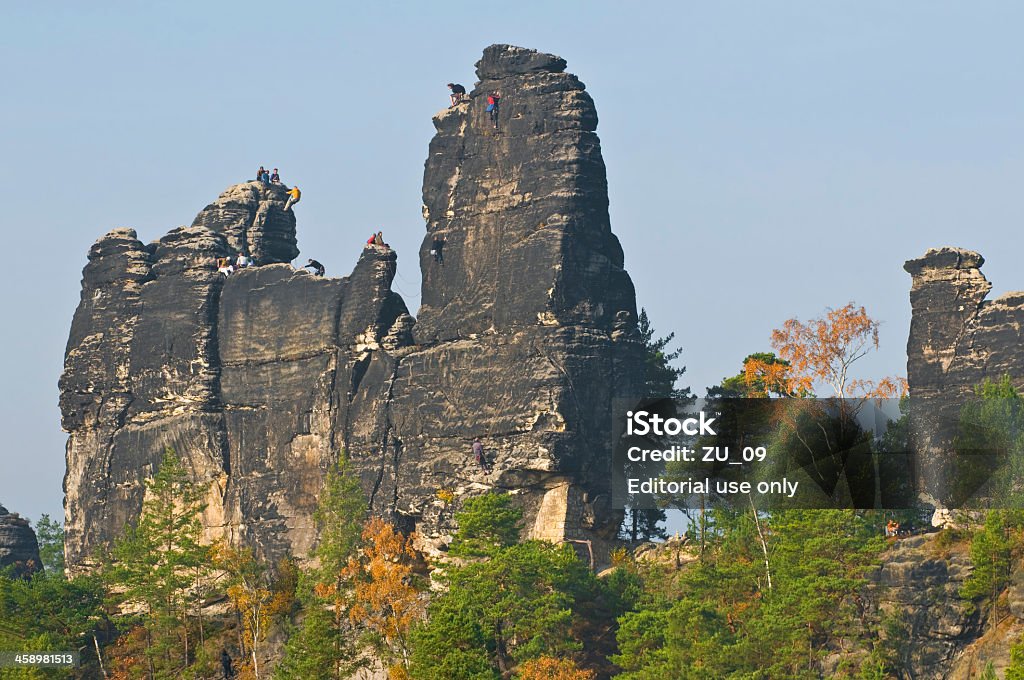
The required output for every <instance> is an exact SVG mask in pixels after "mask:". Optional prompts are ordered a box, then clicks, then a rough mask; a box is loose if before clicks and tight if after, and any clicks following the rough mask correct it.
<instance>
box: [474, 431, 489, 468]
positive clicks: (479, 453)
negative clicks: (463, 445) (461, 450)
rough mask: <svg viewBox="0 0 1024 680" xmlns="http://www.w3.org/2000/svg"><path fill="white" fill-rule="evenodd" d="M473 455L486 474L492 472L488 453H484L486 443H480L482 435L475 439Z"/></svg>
mask: <svg viewBox="0 0 1024 680" xmlns="http://www.w3.org/2000/svg"><path fill="white" fill-rule="evenodd" d="M473 457H474V458H475V459H476V463H477V465H479V466H480V469H481V470H483V471H484V474H485V475H489V474H491V465H490V463H488V462H487V454H486V453H484V445H483V444H482V443H480V437H477V438H475V439H474V440H473Z"/></svg>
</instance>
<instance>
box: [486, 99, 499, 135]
mask: <svg viewBox="0 0 1024 680" xmlns="http://www.w3.org/2000/svg"><path fill="white" fill-rule="evenodd" d="M499 106H501V92H498V91H497V90H495V91H494V92H492V93H490V94H489V95H487V113H489V114H490V116H491V124H492V125H493V126H494V129H495V130H497V129H498V107H499Z"/></svg>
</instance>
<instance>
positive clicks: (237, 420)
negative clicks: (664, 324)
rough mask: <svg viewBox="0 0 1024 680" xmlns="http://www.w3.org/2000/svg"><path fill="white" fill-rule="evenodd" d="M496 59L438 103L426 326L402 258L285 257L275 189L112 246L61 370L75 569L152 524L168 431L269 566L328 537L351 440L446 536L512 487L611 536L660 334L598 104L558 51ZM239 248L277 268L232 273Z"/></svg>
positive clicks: (213, 525) (214, 505)
mask: <svg viewBox="0 0 1024 680" xmlns="http://www.w3.org/2000/svg"><path fill="white" fill-rule="evenodd" d="M477 67H478V71H477V72H478V74H479V77H480V78H481V82H480V84H479V85H478V86H477V88H476V89H475V90H474V91H473V99H472V100H471V101H470V102H469V103H466V104H461V105H459V106H458V107H456V108H454V109H450V110H446V111H443V112H441V113H439V114H438V115H436V116H435V117H434V124H435V126H436V127H437V135H436V136H435V138H434V140H433V141H432V142H431V145H430V154H429V157H428V160H427V163H426V168H425V172H424V182H423V202H424V205H425V208H424V215H425V218H426V222H427V225H426V227H427V235H426V237H425V239H424V242H423V246H422V248H421V252H420V265H421V267H422V269H423V282H424V285H423V306H422V308H421V310H420V318H419V320H414V319H413V318H412V316H411V315H410V314H409V312H408V310H407V309H406V306H405V303H404V301H403V300H402V299H401V297H400V296H399V295H397V294H396V293H394V292H393V291H392V290H391V283H392V279H393V278H394V276H395V272H396V267H397V256H396V254H395V253H394V252H393V251H391V250H388V249H386V248H383V247H377V246H367V247H366V248H365V249H364V250H363V252H362V255H361V257H360V258H359V261H358V263H357V264H356V266H355V269H354V270H353V272H352V274H351V275H350V276H348V277H345V278H342V279H333V278H320V277H314V276H312V275H310V274H309V273H307V272H300V271H295V270H293V269H292V268H291V267H290V266H288V265H287V264H283V263H285V262H288V261H290V260H291V259H292V258H294V257H295V256H296V254H297V252H298V250H297V248H296V241H295V222H294V219H295V218H294V215H293V214H292V213H291V212H290V211H289V212H285V211H284V210H283V201H284V197H283V191H278V190H277V188H276V187H266V186H263V185H261V184H259V183H256V182H248V183H245V184H241V185H237V186H234V187H230V188H229V189H228V190H227V191H225V192H224V193H223V194H222V195H221V196H220V198H219V199H217V201H215V202H214V203H212V204H211V205H209V206H208V207H206V208H205V209H204V210H203V211H202V212H200V214H199V215H198V216H197V217H196V219H195V221H194V222H193V224H192V225H191V226H190V227H181V228H178V229H174V230H172V231H171V232H169V233H168V234H167V235H166V236H164V237H163V238H161V239H160V240H159V241H157V242H154V243H152V244H148V245H145V244H143V243H141V242H140V241H139V240H138V238H137V236H136V234H135V232H134V231H132V230H130V229H118V230H114V231H112V232H110V233H109V234H108V235H106V236H105V237H103V238H101V239H100V240H99V241H97V243H96V244H95V245H94V246H93V248H92V250H91V251H90V254H89V263H88V264H87V265H86V268H85V271H84V276H83V283H82V300H81V303H80V305H79V308H78V311H77V312H76V314H75V319H74V321H73V323H72V330H71V334H70V337H69V340H68V350H67V355H66V360H65V372H64V375H63V377H62V379H61V409H62V413H63V421H62V422H63V426H64V428H65V429H66V430H67V431H68V432H69V435H70V436H69V440H68V447H67V458H68V471H67V475H66V478H65V488H66V492H67V518H66V531H67V552H68V564H69V565H71V567H72V569H74V567H75V566H76V565H78V566H81V565H84V564H86V563H87V562H88V561H89V559H90V556H91V555H92V554H93V553H94V552H95V551H96V550H97V549H98V548H99V547H100V546H102V545H103V544H104V543H107V542H109V541H110V540H112V539H114V538H115V537H116V536H117V535H118V533H119V532H120V531H121V530H123V527H124V526H125V525H126V524H127V523H130V522H131V521H133V519H134V518H135V517H136V516H137V515H138V513H139V510H140V508H141V505H142V499H143V495H144V490H145V486H144V481H145V479H146V478H147V477H149V476H151V475H152V474H153V471H154V466H155V465H156V464H158V463H159V461H160V459H161V457H162V455H163V451H164V448H165V447H168V446H169V447H172V448H174V449H175V451H177V453H178V455H179V456H181V457H182V459H183V460H184V462H185V467H186V469H188V470H189V471H190V472H191V474H192V476H193V478H194V479H195V481H196V482H197V483H198V484H200V485H201V486H202V487H203V488H205V489H206V490H207V496H206V497H207V509H206V512H205V515H204V518H203V522H204V526H205V528H206V531H207V535H208V537H210V538H214V537H224V538H226V539H227V540H230V541H233V542H239V543H245V544H248V545H251V546H253V547H254V548H255V549H256V550H257V552H259V553H261V554H263V555H266V556H268V557H277V556H280V555H281V554H284V553H293V554H295V555H297V556H299V557H302V556H304V555H306V554H307V553H308V551H309V549H310V547H311V546H312V545H313V542H314V541H315V538H316V536H315V528H314V524H313V520H312V515H313V510H314V509H315V506H316V499H317V494H318V492H319V489H320V487H321V484H322V482H323V477H324V473H325V471H326V470H327V469H328V467H329V466H330V465H332V464H333V463H334V462H336V461H337V460H338V459H339V458H340V457H342V456H345V457H347V458H348V460H349V461H350V463H351V465H352V467H353V468H354V469H355V471H356V472H357V473H358V474H359V475H360V477H361V479H362V482H363V487H364V491H365V492H366V495H367V497H368V499H369V502H370V506H371V509H372V510H373V511H374V512H375V513H378V514H382V515H387V516H389V517H391V518H392V519H394V520H395V521H397V522H399V523H400V524H402V525H403V526H406V527H415V528H416V529H417V534H418V535H419V537H420V543H421V547H422V548H423V549H424V550H427V551H428V552H429V551H432V550H441V549H444V544H445V543H446V542H447V540H448V539H449V537H450V534H451V532H452V530H453V528H454V527H453V526H452V523H451V516H452V508H451V507H450V506H449V505H448V501H445V500H443V499H445V498H450V497H451V496H449V494H451V495H452V496H454V498H455V499H456V500H455V501H454V502H455V503H456V504H458V503H460V502H461V500H462V499H464V498H466V497H468V496H472V495H475V494H479V493H483V492H485V491H488V490H491V489H499V490H506V491H510V492H512V493H513V497H514V498H515V499H516V502H518V503H519V504H520V505H521V506H522V507H523V509H524V510H525V513H526V515H525V516H526V520H527V527H526V530H527V532H528V533H529V535H531V536H534V537H538V538H546V539H550V540H556V541H557V540H564V539H568V538H595V539H600V538H602V537H607V536H608V535H610V534H612V533H614V530H615V529H616V528H617V525H618V517H617V515H616V513H614V512H612V511H611V506H610V489H609V483H610V469H611V437H612V422H611V421H612V418H611V408H612V406H611V405H612V400H613V399H615V398H617V397H631V396H636V394H637V391H638V386H639V381H640V380H641V379H642V365H643V347H642V344H641V343H640V342H639V339H638V334H637V332H636V302H635V300H634V292H633V286H632V283H631V282H630V279H629V276H628V275H627V274H626V272H625V271H624V269H623V266H622V251H621V248H620V247H619V244H618V241H617V240H616V238H615V236H614V235H613V234H612V233H611V229H610V226H609V221H608V195H607V186H606V179H605V172H604V164H603V161H602V159H601V153H600V144H599V141H598V139H597V135H596V134H595V132H594V130H595V128H596V124H597V115H596V113H595V111H594V105H593V102H592V101H591V99H590V97H589V95H587V94H586V92H585V91H584V89H583V85H582V84H581V83H580V82H579V81H578V80H577V79H576V77H575V76H572V75H570V74H567V73H565V72H564V68H565V62H564V61H563V60H562V59H560V58H558V57H554V56H551V55H546V54H541V53H538V52H535V51H532V50H525V49H522V48H518V47H510V46H507V45H495V46H492V47H489V48H487V49H486V50H485V52H484V57H483V59H481V61H480V62H479V64H478V65H477ZM495 89H497V90H500V91H501V94H502V105H501V109H500V115H499V118H498V129H497V131H495V129H494V127H493V125H492V124H491V121H490V120H489V117H488V116H487V113H486V112H485V111H484V108H485V104H484V98H483V94H484V93H486V92H490V91H493V90H495ZM300 212H301V211H300ZM435 238H443V239H444V241H445V245H444V247H443V260H442V261H437V260H435V258H434V257H433V256H432V255H431V254H430V252H429V251H430V250H431V249H432V247H433V243H434V240H435ZM238 251H242V252H246V253H247V254H249V255H252V256H253V257H255V258H256V260H257V262H258V263H259V265H260V266H257V267H255V268H250V269H247V270H242V271H241V272H239V273H236V274H233V275H231V276H230V277H228V278H226V279H225V277H223V276H222V275H220V274H217V273H216V272H215V271H214V269H213V267H212V266H211V264H212V261H213V259H214V258H215V257H217V256H219V255H224V254H227V253H230V252H238ZM475 437H480V438H481V440H482V442H483V444H484V447H485V449H486V451H487V454H488V457H489V458H490V459H491V461H492V465H493V472H492V473H491V474H485V472H484V471H483V470H481V469H480V468H479V467H478V466H477V464H476V463H475V462H474V460H473V455H472V452H471V444H472V441H473V439H474V438H475ZM441 492H444V493H441Z"/></svg>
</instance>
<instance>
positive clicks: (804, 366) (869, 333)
mask: <svg viewBox="0 0 1024 680" xmlns="http://www.w3.org/2000/svg"><path fill="white" fill-rule="evenodd" d="M879 325H880V324H879V322H878V321H876V320H874V319H872V318H871V317H870V316H868V313H867V310H866V309H865V308H864V307H863V306H861V307H858V306H856V305H855V304H854V303H853V302H849V303H847V304H846V305H844V306H842V307H839V308H838V309H829V310H827V311H826V313H825V315H824V316H822V317H819V318H816V319H811V320H809V321H807V322H803V321H800V320H799V319H796V318H793V319H789V320H787V321H786V322H785V323H784V324H783V325H782V328H777V329H775V330H774V331H772V339H771V344H772V347H773V348H774V349H775V351H776V352H778V356H779V358H780V359H782V360H783V361H785V362H788V364H789V365H788V366H785V367H782V366H780V365H779V364H768V363H766V362H764V361H763V360H761V359H760V358H759V357H758V356H757V355H753V356H751V357H750V358H749V359H748V361H747V362H746V363H745V365H744V377H745V378H746V380H747V383H748V385H751V384H756V383H757V382H758V381H760V382H762V383H764V382H769V383H771V384H773V385H777V386H778V390H777V391H778V392H780V393H786V394H790V395H793V396H810V395H812V394H813V393H814V387H815V385H819V384H824V385H828V386H829V387H831V388H832V391H833V392H834V394H835V396H836V397H839V398H840V399H845V398H848V397H852V396H857V397H862V398H879V399H884V398H891V397H898V396H900V395H901V394H903V393H905V392H906V389H907V382H906V380H905V379H903V378H894V377H887V378H882V379H880V380H877V381H875V380H866V379H862V378H854V377H853V376H852V373H851V369H852V367H853V365H854V364H855V363H856V362H857V361H859V360H860V359H863V358H864V357H865V356H867V354H868V353H869V352H871V350H873V349H878V328H879Z"/></svg>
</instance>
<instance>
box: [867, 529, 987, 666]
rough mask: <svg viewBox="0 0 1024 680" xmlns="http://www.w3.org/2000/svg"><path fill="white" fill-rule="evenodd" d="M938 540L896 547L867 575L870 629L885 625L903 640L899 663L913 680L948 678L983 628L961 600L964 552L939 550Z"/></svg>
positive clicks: (966, 565) (917, 539)
mask: <svg viewBox="0 0 1024 680" xmlns="http://www.w3.org/2000/svg"><path fill="white" fill-rule="evenodd" d="M937 536H938V534H928V535H922V536H912V537H909V538H904V539H900V540H898V541H895V542H894V543H893V544H892V546H891V548H890V549H889V550H888V551H887V552H886V553H885V554H884V555H883V557H882V563H881V565H880V566H879V567H878V568H877V569H876V570H875V571H874V572H872V573H871V574H869V578H870V579H871V581H872V582H873V586H872V587H871V588H870V589H869V591H868V593H867V595H868V597H867V600H868V602H869V603H870V607H871V614H870V618H872V619H874V623H873V626H874V627H876V628H878V629H880V630H883V631H885V630H887V628H888V627H887V626H886V625H884V624H883V621H884V620H886V619H889V620H890V621H891V622H892V623H893V624H895V626H896V628H897V629H898V630H900V631H901V634H902V635H905V636H906V638H907V641H906V642H905V643H904V644H903V649H905V653H904V658H902V659H900V663H901V667H902V668H903V669H905V670H907V671H911V672H912V674H913V677H915V678H945V677H949V675H948V674H949V672H950V669H951V668H952V667H953V666H954V665H956V664H957V663H959V661H960V657H961V655H962V652H963V649H964V647H965V646H966V645H967V644H969V643H970V642H972V641H973V640H975V639H976V638H977V637H978V636H979V635H980V634H981V633H982V628H983V618H982V616H981V612H980V611H979V610H977V609H976V608H975V607H973V606H971V605H970V603H969V602H966V601H965V600H963V599H961V597H960V588H961V587H962V586H963V583H964V581H965V579H967V577H968V576H970V574H971V563H970V558H969V557H968V556H967V554H966V546H965V545H964V544H962V543H961V544H958V545H956V546H955V547H954V548H953V549H940V548H939V547H937V544H936V538H937ZM888 632H892V629H891V628H888ZM888 632H887V633H886V634H888Z"/></svg>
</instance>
